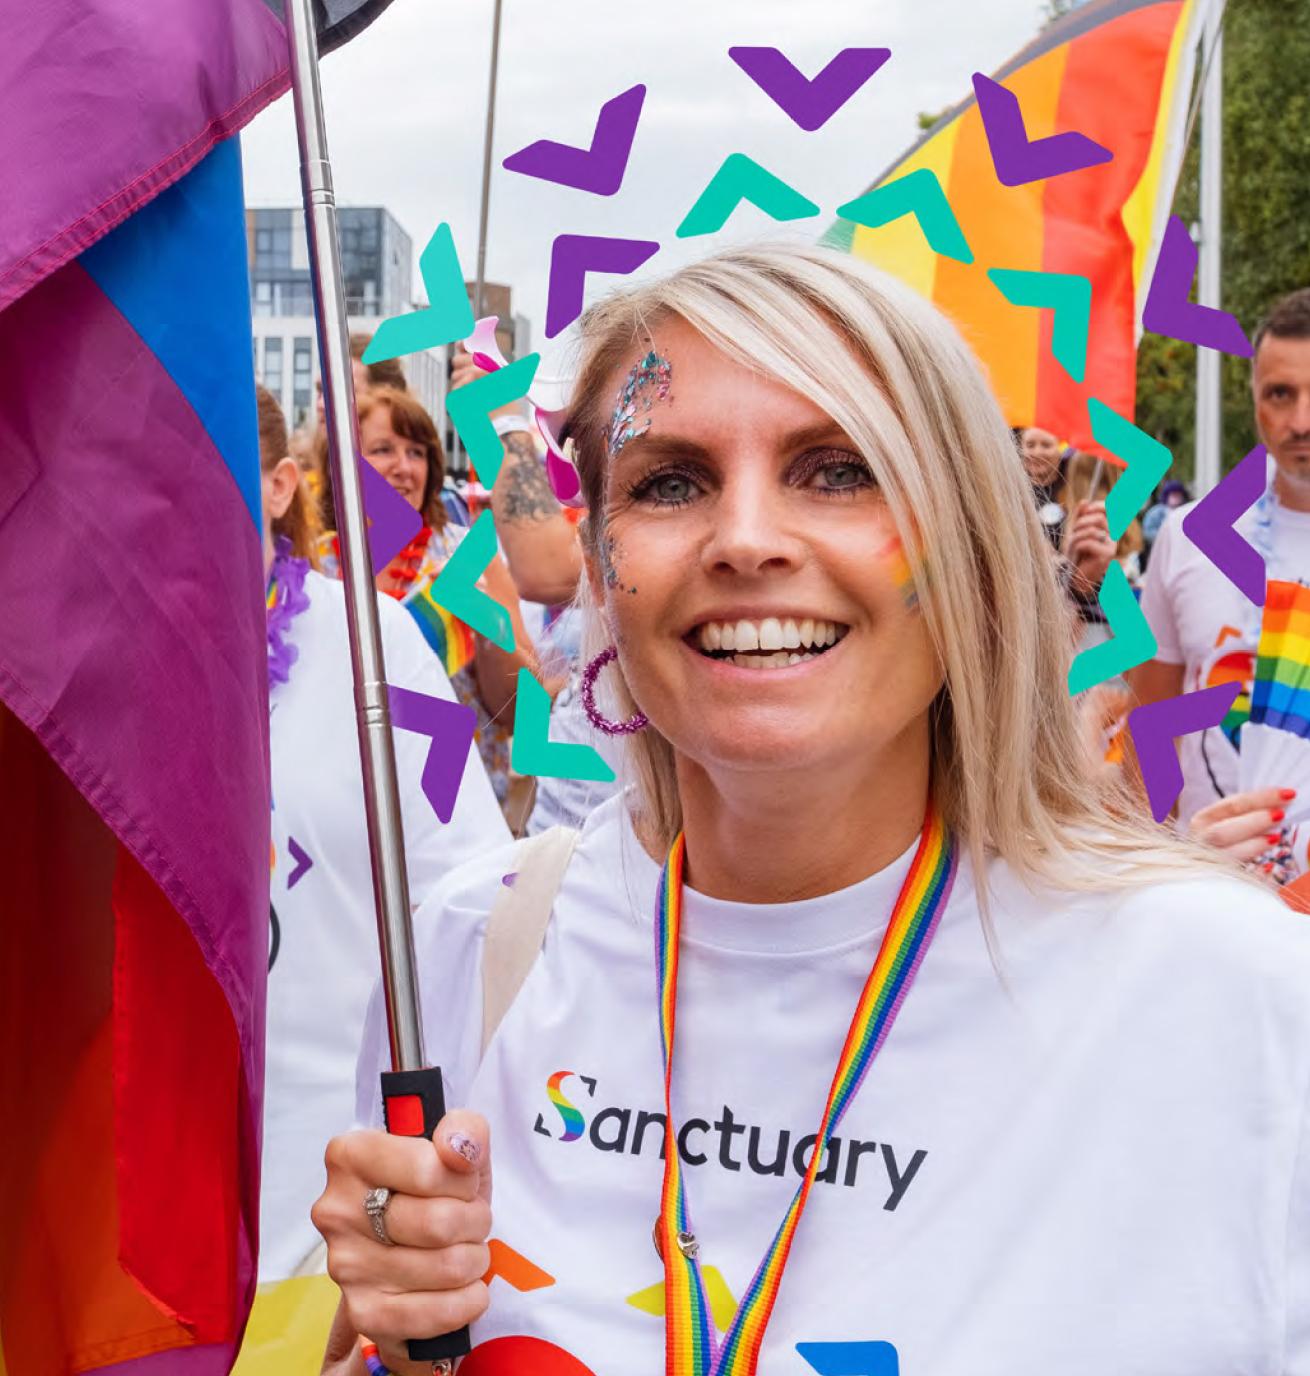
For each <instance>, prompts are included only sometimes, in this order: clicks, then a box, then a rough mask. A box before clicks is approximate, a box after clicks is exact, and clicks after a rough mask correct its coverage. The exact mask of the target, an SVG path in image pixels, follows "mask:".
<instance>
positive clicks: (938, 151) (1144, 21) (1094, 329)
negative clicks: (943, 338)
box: [824, 0, 1207, 450]
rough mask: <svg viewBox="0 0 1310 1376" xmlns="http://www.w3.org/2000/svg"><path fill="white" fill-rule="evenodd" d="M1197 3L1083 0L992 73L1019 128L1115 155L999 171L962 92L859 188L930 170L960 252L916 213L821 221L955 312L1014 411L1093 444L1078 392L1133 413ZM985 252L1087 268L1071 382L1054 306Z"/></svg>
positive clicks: (1035, 266) (1176, 158) (1015, 261)
mask: <svg viewBox="0 0 1310 1376" xmlns="http://www.w3.org/2000/svg"><path fill="white" fill-rule="evenodd" d="M1206 5H1207V0H1088V3H1086V4H1084V5H1081V6H1079V7H1078V8H1077V9H1076V10H1074V11H1072V12H1071V13H1069V14H1068V15H1066V16H1065V17H1064V18H1063V19H1061V20H1059V21H1057V22H1056V23H1054V24H1051V25H1050V26H1049V27H1048V28H1046V29H1044V30H1043V31H1042V33H1041V34H1039V35H1038V37H1037V38H1036V39H1034V41H1033V42H1032V43H1030V44H1029V45H1028V46H1027V47H1026V48H1025V49H1024V50H1023V51H1022V52H1020V53H1019V54H1018V55H1017V56H1016V57H1015V58H1013V59H1012V60H1011V61H1010V62H1008V63H1006V64H1005V65H1004V66H1003V67H1002V68H1001V69H1000V71H998V72H996V73H995V74H994V79H995V80H997V81H999V82H1001V83H1002V84H1003V85H1005V86H1006V87H1007V88H1008V89H1009V90H1010V91H1012V92H1013V93H1014V94H1015V95H1016V96H1017V97H1018V99H1019V103H1020V107H1021V108H1022V110H1023V115H1024V120H1025V123H1026V126H1027V132H1028V137H1029V138H1030V139H1038V138H1043V137H1045V136H1047V135H1050V134H1055V133H1061V132H1063V131H1065V130H1070V129H1074V130H1078V131H1079V132H1080V133H1083V134H1086V135H1087V136H1088V137H1089V138H1091V139H1094V140H1095V141H1096V142H1097V143H1100V144H1103V145H1104V146H1105V147H1107V148H1109V149H1110V150H1111V151H1112V152H1113V154H1114V158H1113V161H1111V162H1108V163H1103V164H1101V165H1099V166H1095V167H1089V168H1085V169H1083V170H1081V171H1078V172H1072V173H1068V174H1066V175H1063V176H1058V177H1053V178H1051V179H1050V180H1048V181H1040V182H1033V183H1030V184H1028V185H1026V186H1017V187H1005V186H1002V185H1001V183H1000V182H999V181H998V180H997V179H996V174H995V171H994V170H993V167H992V159H991V154H990V152H989V150H988V146H987V137H986V134H985V132H984V130H983V126H982V119H981V117H980V115H979V113H978V106H977V102H976V101H975V99H974V98H973V97H972V96H970V97H969V98H968V99H967V100H964V101H962V102H961V103H960V104H959V105H957V106H956V107H955V108H954V109H952V110H950V111H948V112H947V113H946V114H945V115H943V116H942V117H941V119H939V120H938V121H937V123H936V124H934V125H933V127H932V128H931V129H929V130H928V132H927V133H926V134H925V135H924V137H923V138H922V139H921V140H920V141H919V142H918V143H917V144H916V145H915V146H914V147H913V148H912V149H911V150H910V151H909V152H908V153H907V154H906V155H905V156H904V157H902V158H900V159H898V160H897V161H896V163H894V164H893V165H892V166H891V167H890V168H888V169H887V171H886V172H885V173H883V175H882V176H880V177H878V178H877V179H876V180H875V181H874V182H873V183H872V185H871V186H870V187H869V188H868V189H869V190H872V189H873V188H874V187H877V186H881V185H882V184H883V183H885V182H888V181H892V180H895V179H896V178H899V177H901V176H904V175H906V174H907V173H910V172H914V171H917V170H919V169H920V168H928V169H930V170H931V171H933V172H935V173H936V174H937V177H938V179H939V180H940V182H941V184H942V187H943V189H944V190H945V192H946V195H947V198H948V199H949V200H950V203H951V206H952V208H953V209H954V211H955V214H956V217H957V218H958V220H959V222H960V225H961V228H962V229H963V231H964V235H965V238H966V239H967V240H968V241H969V244H970V246H971V248H972V249H973V252H974V261H973V262H972V263H971V264H968V265H966V264H964V263H960V262H957V261H955V260H953V259H950V258H945V257H942V256H940V255H938V254H936V253H934V252H933V251H932V250H931V249H930V248H929V247H928V245H927V243H926V241H925V239H924V237H923V233H922V231H921V230H920V228H919V226H918V224H917V222H916V221H915V219H914V217H913V216H905V217H902V218H901V219H898V220H894V221H892V222H891V223H889V224H887V225H884V226H882V227H880V228H878V229H868V228H865V227H864V226H862V225H856V224H853V223H852V222H850V221H848V220H839V221H838V222H837V223H836V224H835V225H834V226H833V227H832V228H831V229H830V230H829V231H828V233H827V234H826V235H825V236H824V242H826V243H829V244H833V245H836V246H838V247H841V248H845V249H848V250H849V251H850V252H852V253H854V254H857V255H858V256H859V257H861V258H865V259H868V260H869V261H870V262H873V263H876V264H878V266H880V267H882V268H884V269H885V270H886V271H888V272H891V273H892V274H894V275H895V276H897V277H899V278H901V279H902V280H903V281H905V282H907V283H909V284H910V285H911V286H913V287H914V288H915V289H916V290H918V291H919V292H921V293H922V294H923V295H924V296H926V297H928V298H929V300H931V301H933V302H934V303H935V304H936V305H937V306H939V307H940V308H941V309H942V310H944V311H945V312H946V314H947V315H949V316H950V317H951V318H952V319H953V320H954V321H955V323H956V325H957V326H958V327H959V328H960V330H961V332H962V333H963V334H964V336H965V338H966V339H967V340H968V341H969V343H970V344H971V345H972V347H973V349H974V351H975V352H976V353H977V355H978V357H979V358H980V359H981V360H982V362H983V364H984V365H985V366H986V368H987V370H988V372H989V374H990V376H991V381H992V385H993V388H994V389H995V392H996V395H997V397H998V399H999V401H1000V403H1001V407H1002V409H1003V411H1004V412H1005V416H1006V419H1007V421H1008V422H1009V424H1010V425H1013V426H1020V425H1033V424H1037V425H1041V426H1043V427H1044V428H1046V429H1048V430H1051V431H1053V432H1054V433H1055V434H1057V435H1059V436H1061V437H1063V438H1065V439H1068V440H1069V441H1070V442H1071V443H1073V444H1074V445H1076V446H1077V447H1078V448H1080V449H1090V450H1096V449H1097V446H1096V445H1095V444H1094V443H1093V440H1092V435H1091V427H1090V422H1089V419H1088V414H1087V401H1086V399H1087V397H1088V396H1096V397H1098V398H1099V399H1100V400H1101V401H1103V402H1105V403H1106V404H1107V405H1108V406H1112V407H1113V408H1114V409H1115V410H1116V411H1118V412H1120V414H1122V415H1124V416H1128V417H1131V416H1132V415H1133V411H1134V405H1135V401H1136V386H1137V364H1136V357H1137V342H1138V339H1139V338H1140V336H1141V314H1142V306H1143V305H1144V303H1145V300H1146V293H1147V290H1148V288H1149V286H1150V280H1151V273H1152V271H1153V269H1154V264H1155V257H1156V254H1157V253H1158V249H1159V243H1160V239H1161V236H1162V234H1163V232H1164V225H1165V222H1166V220H1167V219H1168V215H1169V210H1170V206H1171V204H1172V201H1173V194H1174V187H1175V185H1176V183H1177V179H1178V172H1179V168H1180V167H1181V164H1182V157H1183V151H1184V150H1183V132H1184V126H1185V122H1186V114H1187V104H1188V97H1189V93H1190V89H1191V80H1192V71H1193V67H1194V65H1195V60H1194V59H1195V49H1196V44H1197V41H1198V38H1199V33H1200V24H1201V22H1202V21H1203V19H1204V18H1205V10H1206ZM989 268H1017V269H1020V270H1026V271H1042V272H1060V273H1076V274H1079V275H1081V276H1084V277H1087V278H1089V279H1090V281H1091V283H1092V314H1091V331H1090V336H1089V340H1088V349H1087V371H1086V377H1085V380H1084V381H1083V383H1081V384H1079V383H1075V382H1074V381H1073V380H1072V379H1071V378H1070V377H1069V375H1068V374H1067V373H1066V372H1065V371H1064V369H1063V368H1062V367H1061V366H1060V365H1059V364H1058V363H1057V362H1056V360H1055V357H1054V355H1053V354H1052V352H1051V318H1052V312H1050V311H1038V310H1031V309H1026V308H1023V307H1020V306H1014V305H1011V304H1010V303H1009V302H1008V301H1006V300H1005V298H1004V297H1003V296H1002V295H1001V293H1000V291H999V290H998V289H997V287H996V286H995V285H994V283H993V282H992V281H991V280H990V279H989V278H988V276H987V270H988V269H989Z"/></svg>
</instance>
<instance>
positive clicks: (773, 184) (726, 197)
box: [677, 153, 819, 239]
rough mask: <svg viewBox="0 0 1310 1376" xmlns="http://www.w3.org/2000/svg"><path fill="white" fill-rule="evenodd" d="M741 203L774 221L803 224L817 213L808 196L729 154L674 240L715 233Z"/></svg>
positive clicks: (745, 159)
mask: <svg viewBox="0 0 1310 1376" xmlns="http://www.w3.org/2000/svg"><path fill="white" fill-rule="evenodd" d="M742 201H749V202H750V203H751V204H752V205H753V206H757V207H758V208H759V209H760V210H762V211H763V212H764V213H765V214H766V215H768V216H770V217H771V218H772V219H775V220H804V219H806V218H807V217H808V216H810V215H817V214H818V213H819V207H818V206H817V205H815V203H814V202H813V201H812V200H810V199H809V197H808V196H802V195H801V193H800V192H799V191H797V190H796V189H795V187H791V186H788V185H787V183H786V182H784V181H783V180H782V179H781V178H780V177H775V176H774V175H773V173H772V172H768V171H766V170H765V169H764V168H763V167H761V166H760V165H759V163H757V162H756V161H755V159H754V158H748V157H747V156H746V154H745V153H729V154H728V156H727V157H726V158H724V160H723V165H722V167H720V168H719V170H718V171H717V172H716V173H715V174H714V175H713V177H711V178H710V183H709V185H708V186H707V187H706V188H705V190H704V191H702V192H701V193H700V195H699V196H698V197H697V199H696V204H695V205H694V206H692V208H691V209H690V210H689V211H688V212H687V214H686V217H685V218H684V219H683V222H682V223H681V224H680V225H679V226H678V229H677V235H678V238H679V239H694V238H695V237H696V236H697V235H699V234H714V233H716V232H717V231H718V230H720V229H722V228H723V226H724V225H725V224H727V223H728V217H729V216H730V215H731V214H732V212H733V211H734V210H736V209H737V207H738V206H739V205H740V204H741V202H742Z"/></svg>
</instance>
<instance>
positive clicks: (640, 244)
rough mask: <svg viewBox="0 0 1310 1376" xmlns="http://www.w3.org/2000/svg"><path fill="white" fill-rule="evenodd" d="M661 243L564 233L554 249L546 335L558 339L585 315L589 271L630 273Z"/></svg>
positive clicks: (547, 306)
mask: <svg viewBox="0 0 1310 1376" xmlns="http://www.w3.org/2000/svg"><path fill="white" fill-rule="evenodd" d="M659 247H660V246H659V245H658V244H657V243H655V242H653V241H652V240H650V239H610V238H605V237H603V236H600V235H593V234H561V235H560V236H559V237H558V238H557V239H556V240H555V243H554V245H553V247H552V248H551V251H550V290H549V293H548V295H547V297H546V338H547V339H554V338H555V336H556V335H557V334H559V332H560V331H561V330H565V329H567V328H568V327H569V326H570V325H571V324H573V322H574V321H575V320H576V319H577V318H578V316H580V315H581V314H582V294H583V290H584V288H585V286H586V281H587V274H588V273H589V272H613V273H619V274H622V275H624V276H626V275H627V274H628V273H630V272H636V270H637V269H638V268H639V267H640V266H641V265H642V264H643V263H644V262H645V261H646V260H647V259H648V258H650V257H651V256H652V255H653V254H655V253H658V252H659Z"/></svg>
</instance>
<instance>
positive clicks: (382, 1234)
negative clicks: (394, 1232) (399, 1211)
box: [364, 1185, 395, 1247]
mask: <svg viewBox="0 0 1310 1376" xmlns="http://www.w3.org/2000/svg"><path fill="white" fill-rule="evenodd" d="M390 1203H391V1191H390V1190H389V1189H387V1187H386V1186H385V1185H379V1186H377V1187H376V1188H375V1189H371V1190H370V1191H369V1192H368V1193H367V1194H366V1195H365V1196H364V1212H365V1213H366V1214H367V1215H368V1217H369V1222H370V1223H372V1225H373V1232H374V1233H375V1234H376V1236H377V1240H378V1241H379V1242H380V1243H382V1244H383V1245H384V1246H386V1247H394V1246H395V1243H394V1242H392V1240H391V1235H390V1233H388V1232H387V1205H388V1204H390Z"/></svg>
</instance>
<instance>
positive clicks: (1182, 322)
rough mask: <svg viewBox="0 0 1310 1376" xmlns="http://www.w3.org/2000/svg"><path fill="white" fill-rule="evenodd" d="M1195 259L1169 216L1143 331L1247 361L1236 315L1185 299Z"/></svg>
mask: <svg viewBox="0 0 1310 1376" xmlns="http://www.w3.org/2000/svg"><path fill="white" fill-rule="evenodd" d="M1197 256H1198V254H1197V248H1196V245H1195V244H1194V243H1193V242H1192V236H1191V234H1190V233H1189V232H1188V229H1187V226H1186V225H1185V224H1184V223H1183V221H1182V220H1181V219H1180V218H1179V217H1178V216H1177V215H1171V216H1170V217H1169V223H1168V224H1167V225H1166V226H1165V230H1164V239H1163V241H1162V242H1161V244H1160V256H1159V258H1157V259H1156V263H1155V272H1154V273H1153V274H1152V276H1151V289H1150V291H1148V292H1147V294H1146V305H1145V306H1143V307H1142V326H1143V328H1144V329H1148V330H1150V331H1151V333H1152V334H1162V335H1165V336H1166V337H1167V338H1169V339H1181V340H1183V341H1185V342H1186V343H1188V344H1201V345H1204V346H1205V348H1207V349H1218V350H1219V351H1220V353H1225V354H1237V355H1238V356H1239V357H1241V358H1250V357H1251V341H1250V340H1249V339H1248V338H1247V337H1246V333H1245V331H1244V330H1243V329H1242V327H1241V325H1239V324H1238V323H1237V317H1236V316H1233V315H1230V314H1229V313H1228V312H1227V311H1221V310H1218V309H1217V308H1216V307H1214V306H1200V305H1197V303H1196V302H1195V301H1189V300H1188V299H1187V294H1188V292H1190V291H1191V289H1192V281H1193V279H1194V278H1195V277H1196V260H1197ZM1217 490H1218V489H1216V491H1217Z"/></svg>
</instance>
